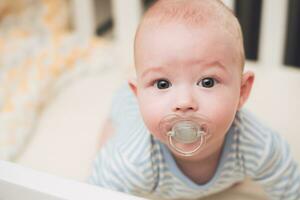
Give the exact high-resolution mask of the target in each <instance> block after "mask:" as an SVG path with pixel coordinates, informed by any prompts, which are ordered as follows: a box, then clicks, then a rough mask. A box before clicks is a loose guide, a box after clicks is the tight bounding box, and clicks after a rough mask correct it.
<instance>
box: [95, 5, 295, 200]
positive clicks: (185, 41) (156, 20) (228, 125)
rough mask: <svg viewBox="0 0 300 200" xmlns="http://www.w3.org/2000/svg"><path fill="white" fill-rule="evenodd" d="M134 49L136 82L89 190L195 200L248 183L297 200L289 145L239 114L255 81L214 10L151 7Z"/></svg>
mask: <svg viewBox="0 0 300 200" xmlns="http://www.w3.org/2000/svg"><path fill="white" fill-rule="evenodd" d="M134 47H135V52H134V55H135V67H136V74H137V79H136V80H131V81H129V86H124V87H123V88H122V89H121V90H120V91H119V92H118V94H117V95H116V97H115V98H114V102H113V108H112V113H111V116H110V118H109V121H108V125H107V126H106V128H107V129H106V133H109V134H111V137H110V138H109V140H107V141H106V142H105V143H104V145H103V147H102V148H101V151H100V153H99V155H98V156H97V158H96V161H95V165H94V167H95V168H94V170H93V173H92V176H91V179H90V181H91V182H92V183H94V184H96V185H99V186H102V187H106V188H111V189H115V190H118V191H122V192H126V193H131V194H135V195H141V196H148V197H149V196H151V197H152V198H164V199H196V198H201V197H204V196H208V195H211V194H214V193H217V192H220V191H223V190H225V189H227V188H229V187H231V186H232V185H234V184H235V183H238V182H242V181H243V180H244V179H245V177H251V178H252V179H253V180H254V181H256V182H258V183H259V184H261V185H262V187H263V188H264V189H265V191H266V192H267V193H268V195H269V197H270V198H271V199H285V200H286V199H298V200H299V199H300V175H299V169H298V166H297V164H296V163H295V161H294V160H293V159H292V157H291V155H290V152H289V148H288V145H287V143H286V142H285V141H284V140H283V139H281V137H280V136H279V135H278V134H276V133H274V132H273V131H271V130H270V129H268V128H266V127H264V126H263V125H262V124H261V123H260V122H258V121H257V120H256V119H255V118H254V117H253V116H252V115H251V114H250V113H248V112H246V111H245V110H243V109H241V108H242V106H243V105H244V104H245V102H246V100H247V99H248V96H249V94H250V91H251V87H252V84H253V81H254V74H253V73H252V72H249V71H248V72H243V71H244V70H243V66H244V60H245V59H244V47H243V39H242V33H241V28H240V25H239V23H238V21H237V19H236V17H235V16H234V15H233V14H232V12H231V11H230V10H229V9H228V8H227V7H226V6H224V5H223V3H221V1H219V0H160V1H157V2H156V3H155V4H154V5H153V6H152V7H151V8H150V9H149V10H148V11H147V12H146V14H145V16H144V18H143V19H142V21H141V24H140V26H139V28H138V30H137V33H136V38H135V46H134ZM135 97H136V98H135ZM112 132H114V133H113V134H112Z"/></svg>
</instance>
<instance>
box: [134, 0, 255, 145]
mask: <svg viewBox="0 0 300 200" xmlns="http://www.w3.org/2000/svg"><path fill="white" fill-rule="evenodd" d="M134 49H135V52H134V55H135V67H136V74H137V79H136V81H131V82H130V86H131V88H132V90H133V92H134V93H135V94H136V96H137V99H138V102H139V106H140V111H141V114H142V116H143V119H144V121H145V124H146V126H147V127H148V129H149V130H150V132H151V133H152V134H153V135H154V136H155V137H156V138H157V139H159V140H160V141H162V142H163V143H166V144H167V143H168V137H167V135H166V134H165V133H163V132H162V131H161V129H160V124H161V121H162V120H163V119H164V118H165V117H166V116H169V115H176V116H182V117H184V118H186V119H188V118H189V117H193V116H195V115H200V116H204V118H205V120H207V121H209V124H210V125H209V126H211V127H209V129H210V130H211V133H210V134H211V135H212V137H210V139H209V140H208V141H207V146H210V147H209V149H210V150H207V151H213V149H214V148H213V147H216V148H217V146H218V147H220V145H222V143H223V141H224V137H225V135H226V132H227V131H228V129H229V128H230V126H231V124H232V122H233V120H234V117H235V114H236V112H237V111H238V109H240V108H241V107H242V105H243V104H244V103H245V101H246V100H247V98H248V95H249V93H250V90H251V86H252V83H253V80H254V75H253V73H251V72H247V73H243V68H244V47H243V38H242V33H241V28H240V25H239V23H238V20H237V19H236V17H235V16H234V14H233V13H232V12H231V11H230V10H229V9H228V8H227V7H226V6H225V5H224V4H223V3H222V2H221V1H219V0H159V1H157V2H156V3H155V4H154V5H153V6H152V7H151V8H150V9H149V10H148V11H147V12H146V14H145V15H144V18H143V19H142V21H141V23H140V25H139V28H138V30H137V33H136V38H135V44H134ZM195 146H197V144H178V147H180V149H183V150H186V151H189V150H192V149H194V148H195ZM203 151H205V148H203Z"/></svg>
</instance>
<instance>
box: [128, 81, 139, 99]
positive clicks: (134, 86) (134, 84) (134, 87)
mask: <svg viewBox="0 0 300 200" xmlns="http://www.w3.org/2000/svg"><path fill="white" fill-rule="evenodd" d="M128 85H129V87H130V89H131V91H132V92H133V94H134V95H135V96H136V95H137V80H136V78H131V79H129V80H128Z"/></svg>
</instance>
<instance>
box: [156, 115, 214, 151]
mask: <svg viewBox="0 0 300 200" xmlns="http://www.w3.org/2000/svg"><path fill="white" fill-rule="evenodd" d="M209 125H210V123H209V121H208V120H207V119H206V118H205V117H203V116H199V115H198V116H184V117H183V116H179V115H168V116H166V117H165V118H163V119H162V120H161V122H160V125H159V127H160V130H161V132H162V133H163V134H166V135H167V137H168V143H169V146H170V147H171V148H172V149H173V150H175V151H176V152H177V153H179V154H181V155H183V156H192V155H194V154H195V153H196V152H197V151H199V150H200V149H201V148H203V147H204V146H205V144H206V140H207V138H208V137H209V136H210V131H209V129H208V127H209ZM178 144H191V145H194V146H195V148H193V149H192V150H184V149H183V148H180V147H178Z"/></svg>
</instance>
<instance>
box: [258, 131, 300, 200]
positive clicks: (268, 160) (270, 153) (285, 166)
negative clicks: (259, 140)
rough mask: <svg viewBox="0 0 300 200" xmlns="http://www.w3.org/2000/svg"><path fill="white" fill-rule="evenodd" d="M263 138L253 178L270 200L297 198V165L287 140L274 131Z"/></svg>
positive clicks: (299, 185) (299, 190)
mask: <svg viewBox="0 0 300 200" xmlns="http://www.w3.org/2000/svg"><path fill="white" fill-rule="evenodd" d="M268 136H269V138H265V142H266V143H265V146H264V147H265V149H264V150H265V151H264V155H261V159H260V163H259V165H258V168H257V170H256V173H255V175H254V176H255V177H253V178H254V180H255V181H257V182H258V183H259V184H261V185H262V186H263V188H264V190H265V191H266V192H267V193H268V195H269V196H270V198H271V199H272V200H279V199H281V200H283V199H284V200H299V199H300V173H299V166H298V165H297V163H296V161H295V160H294V159H293V158H292V155H291V152H290V150H289V146H288V144H287V142H286V141H285V140H284V139H283V138H281V137H280V135H278V134H276V133H272V134H268Z"/></svg>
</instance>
